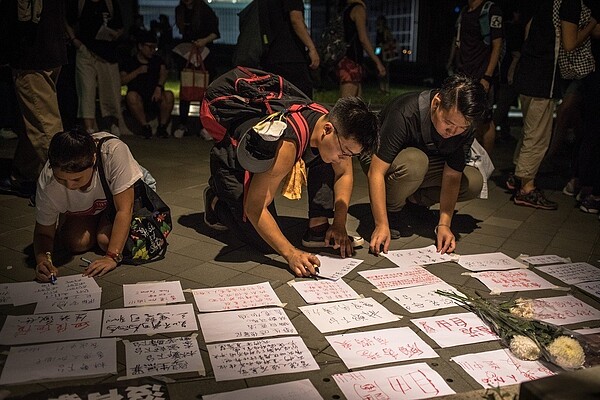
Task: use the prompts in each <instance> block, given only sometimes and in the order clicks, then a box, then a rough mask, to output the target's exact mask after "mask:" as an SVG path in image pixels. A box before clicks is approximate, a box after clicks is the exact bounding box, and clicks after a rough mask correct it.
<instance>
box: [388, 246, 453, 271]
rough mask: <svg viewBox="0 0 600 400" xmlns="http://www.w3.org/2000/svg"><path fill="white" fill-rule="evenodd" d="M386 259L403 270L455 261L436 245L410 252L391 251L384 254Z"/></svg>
mask: <svg viewBox="0 0 600 400" xmlns="http://www.w3.org/2000/svg"><path fill="white" fill-rule="evenodd" d="M382 254H383V256H384V257H385V258H387V259H388V260H390V261H391V262H393V263H394V264H396V265H397V266H399V267H401V268H405V267H413V266H417V265H429V264H437V263H442V262H448V261H452V260H454V258H453V257H452V256H451V255H449V254H440V253H438V252H437V251H436V248H435V246H434V245H431V246H427V247H422V248H419V249H409V250H390V251H388V252H387V254H386V253H382Z"/></svg>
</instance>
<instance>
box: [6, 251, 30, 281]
mask: <svg viewBox="0 0 600 400" xmlns="http://www.w3.org/2000/svg"><path fill="white" fill-rule="evenodd" d="M0 260H2V261H0V281H1V282H10V281H14V282H25V281H29V280H33V278H34V276H35V271H34V268H33V265H32V266H31V267H29V266H28V264H27V261H28V256H26V255H25V254H23V253H22V252H20V251H16V250H13V249H9V248H6V247H2V246H0Z"/></svg>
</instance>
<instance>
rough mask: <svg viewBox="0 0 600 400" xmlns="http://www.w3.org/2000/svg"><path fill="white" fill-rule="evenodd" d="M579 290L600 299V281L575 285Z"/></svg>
mask: <svg viewBox="0 0 600 400" xmlns="http://www.w3.org/2000/svg"><path fill="white" fill-rule="evenodd" d="M575 286H577V287H578V288H579V289H581V290H583V291H584V292H588V293H589V294H591V295H593V296H596V297H598V298H600V281H595V282H583V283H577V284H576V285H575Z"/></svg>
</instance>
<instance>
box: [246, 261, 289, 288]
mask: <svg viewBox="0 0 600 400" xmlns="http://www.w3.org/2000/svg"><path fill="white" fill-rule="evenodd" d="M272 264H274V265H272ZM272 264H258V265H256V266H254V267H252V268H250V269H249V270H248V271H246V273H247V274H249V275H252V276H255V277H257V278H260V279H262V280H263V282H266V281H269V282H283V283H286V282H288V281H290V280H291V279H294V274H293V273H292V271H291V270H290V269H289V268H288V265H287V263H285V264H284V263H279V262H276V261H275V262H273V263H272ZM286 286H287V285H286Z"/></svg>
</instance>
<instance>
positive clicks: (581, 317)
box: [533, 295, 600, 325]
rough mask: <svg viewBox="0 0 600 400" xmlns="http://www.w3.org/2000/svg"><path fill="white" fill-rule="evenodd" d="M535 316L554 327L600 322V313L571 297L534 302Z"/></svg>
mask: <svg viewBox="0 0 600 400" xmlns="http://www.w3.org/2000/svg"><path fill="white" fill-rule="evenodd" d="M533 315H534V316H533V318H535V319H539V320H541V321H545V322H548V323H551V324H554V325H569V324H576V323H578V322H585V321H593V320H600V311H598V310H596V309H595V308H594V307H592V306H590V305H589V304H587V303H585V302H584V301H581V300H579V299H578V298H576V297H573V296H571V295H566V296H557V297H546V298H543V299H535V300H533Z"/></svg>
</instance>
